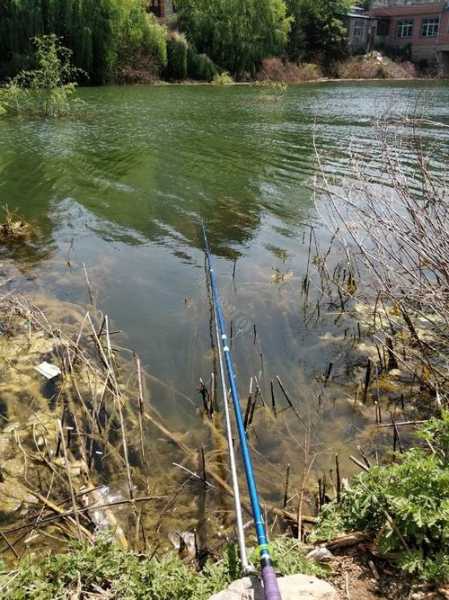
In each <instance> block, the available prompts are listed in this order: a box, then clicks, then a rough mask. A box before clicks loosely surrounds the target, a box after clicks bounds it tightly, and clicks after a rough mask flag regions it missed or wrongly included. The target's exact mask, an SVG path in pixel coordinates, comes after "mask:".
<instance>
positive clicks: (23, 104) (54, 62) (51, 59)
mask: <svg viewBox="0 0 449 600" xmlns="http://www.w3.org/2000/svg"><path fill="white" fill-rule="evenodd" d="M34 44H35V47H36V68H35V69H33V70H29V71H22V72H21V73H19V74H18V75H17V76H16V77H15V78H14V79H13V80H12V81H10V82H9V84H8V85H7V86H6V87H4V88H0V112H2V113H7V114H21V113H34V114H38V115H41V116H46V117H57V116H61V115H64V114H67V113H69V112H71V110H73V106H74V103H75V102H77V100H76V99H74V98H73V94H74V93H75V89H76V84H75V83H73V82H72V81H71V80H72V79H74V78H76V76H77V74H78V69H76V68H75V67H73V65H72V63H71V57H72V52H71V51H70V50H68V49H67V48H64V47H63V46H61V44H60V42H59V40H58V38H57V37H56V36H55V35H54V34H52V35H44V36H41V37H38V38H35V40H34Z"/></svg>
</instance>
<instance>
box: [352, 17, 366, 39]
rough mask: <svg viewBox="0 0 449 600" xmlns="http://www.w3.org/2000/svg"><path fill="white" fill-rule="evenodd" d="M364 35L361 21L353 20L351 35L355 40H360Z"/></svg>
mask: <svg viewBox="0 0 449 600" xmlns="http://www.w3.org/2000/svg"><path fill="white" fill-rule="evenodd" d="M364 33H365V26H364V23H363V21H361V19H355V21H354V26H353V28H352V35H353V37H354V38H356V39H362V38H363V36H364Z"/></svg>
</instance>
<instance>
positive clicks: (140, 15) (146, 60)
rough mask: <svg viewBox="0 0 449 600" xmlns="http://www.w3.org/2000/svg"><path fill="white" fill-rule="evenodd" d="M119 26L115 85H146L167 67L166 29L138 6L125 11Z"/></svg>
mask: <svg viewBox="0 0 449 600" xmlns="http://www.w3.org/2000/svg"><path fill="white" fill-rule="evenodd" d="M122 19H123V23H122V25H121V26H120V31H121V33H120V39H119V40H118V52H117V66H116V68H115V76H114V78H115V79H116V80H117V81H119V82H125V83H128V82H129V83H133V82H149V81H153V80H154V79H157V78H158V76H159V73H160V71H161V69H162V68H165V67H166V65H167V30H166V28H165V27H164V26H162V25H160V24H159V23H158V21H157V19H156V18H155V17H154V15H150V14H146V13H145V12H144V11H143V9H142V7H141V6H137V7H134V9H133V10H131V11H130V12H129V13H127V12H126V11H125V14H124V15H123V17H122Z"/></svg>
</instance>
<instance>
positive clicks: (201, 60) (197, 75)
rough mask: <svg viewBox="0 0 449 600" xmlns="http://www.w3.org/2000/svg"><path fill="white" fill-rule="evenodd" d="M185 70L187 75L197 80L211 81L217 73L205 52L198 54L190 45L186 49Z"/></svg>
mask: <svg viewBox="0 0 449 600" xmlns="http://www.w3.org/2000/svg"><path fill="white" fill-rule="evenodd" d="M187 72H188V75H189V77H191V78H192V79H197V80H199V81H212V80H213V78H214V77H215V75H217V73H218V71H217V67H216V66H215V65H214V63H213V61H212V60H211V59H210V58H209V57H208V56H207V54H198V52H197V51H196V50H195V48H193V47H192V46H189V48H188V51H187Z"/></svg>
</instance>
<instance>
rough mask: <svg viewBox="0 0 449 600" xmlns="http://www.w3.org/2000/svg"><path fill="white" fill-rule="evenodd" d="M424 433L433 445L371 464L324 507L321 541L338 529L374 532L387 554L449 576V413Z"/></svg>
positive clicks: (421, 573)
mask: <svg viewBox="0 0 449 600" xmlns="http://www.w3.org/2000/svg"><path fill="white" fill-rule="evenodd" d="M420 436H421V437H422V438H424V439H425V440H426V441H427V442H428V443H429V448H431V450H430V449H423V448H413V449H411V450H409V451H407V452H406V453H405V454H404V455H403V457H402V459H401V461H400V462H399V463H397V464H392V465H388V466H376V467H372V468H371V469H370V470H369V472H367V473H363V474H361V475H359V476H358V477H356V478H355V480H354V482H353V484H352V486H351V488H350V489H349V490H347V491H346V492H345V493H344V494H343V497H342V500H341V503H340V504H339V505H338V504H336V503H335V502H333V503H331V504H329V505H327V506H325V507H324V508H323V511H322V513H321V515H320V519H319V525H318V529H317V530H316V531H315V534H314V537H315V538H316V539H326V538H327V539H329V538H331V537H332V536H333V535H334V534H335V533H336V532H337V530H361V531H370V532H372V533H373V534H374V535H376V536H377V542H378V544H379V547H380V549H381V550H382V551H383V552H384V553H386V554H387V553H392V554H393V555H397V557H398V563H399V565H400V566H401V567H402V568H403V569H404V570H405V571H407V572H409V573H411V574H413V575H416V576H418V577H420V578H421V579H424V580H438V581H448V580H449V546H448V543H449V468H448V457H449V412H444V413H443V414H442V417H441V418H440V419H432V420H431V421H430V422H429V423H428V424H427V425H426V426H425V427H424V428H423V430H422V432H421V434H420Z"/></svg>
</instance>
